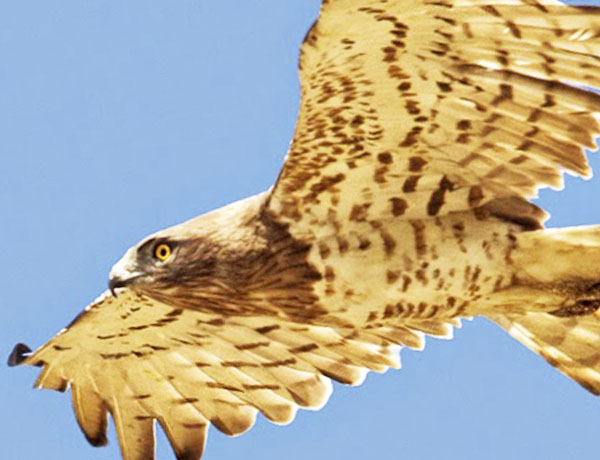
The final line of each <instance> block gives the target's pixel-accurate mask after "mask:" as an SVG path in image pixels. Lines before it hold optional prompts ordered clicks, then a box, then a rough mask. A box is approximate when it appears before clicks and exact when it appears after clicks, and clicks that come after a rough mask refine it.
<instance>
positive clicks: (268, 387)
mask: <svg viewBox="0 0 600 460" xmlns="http://www.w3.org/2000/svg"><path fill="white" fill-rule="evenodd" d="M242 386H243V387H244V390H279V389H280V388H281V387H280V386H279V385H264V384H263V385H260V384H256V385H251V384H246V383H245V384H243V385H242Z"/></svg>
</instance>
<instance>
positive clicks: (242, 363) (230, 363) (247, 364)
mask: <svg viewBox="0 0 600 460" xmlns="http://www.w3.org/2000/svg"><path fill="white" fill-rule="evenodd" d="M236 348H237V347H236ZM221 366H223V367H258V364H256V363H250V362H247V361H223V362H222V363H221Z"/></svg>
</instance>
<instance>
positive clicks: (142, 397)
mask: <svg viewBox="0 0 600 460" xmlns="http://www.w3.org/2000/svg"><path fill="white" fill-rule="evenodd" d="M151 396H152V395H150V394H145V395H135V396H134V397H133V399H139V400H141V399H148V398H150V397H151Z"/></svg>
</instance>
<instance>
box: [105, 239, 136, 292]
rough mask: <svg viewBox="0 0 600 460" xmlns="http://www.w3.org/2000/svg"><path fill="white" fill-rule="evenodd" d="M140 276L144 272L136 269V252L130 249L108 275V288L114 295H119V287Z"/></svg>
mask: <svg viewBox="0 0 600 460" xmlns="http://www.w3.org/2000/svg"><path fill="white" fill-rule="evenodd" d="M140 277H142V273H140V272H138V271H136V270H135V268H134V253H133V250H132V249H130V250H128V251H127V252H126V253H125V255H124V256H123V258H122V259H121V260H119V261H118V262H117V263H116V264H115V265H114V266H113V268H112V269H111V271H110V274H109V275H108V289H109V290H110V292H111V294H112V295H113V297H117V291H116V290H117V289H119V288H124V287H127V286H129V285H130V284H131V283H132V282H133V281H135V280H137V279H138V278H140Z"/></svg>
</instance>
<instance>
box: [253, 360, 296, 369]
mask: <svg viewBox="0 0 600 460" xmlns="http://www.w3.org/2000/svg"><path fill="white" fill-rule="evenodd" d="M294 364H296V359H295V358H287V359H280V360H277V361H268V362H266V363H262V364H261V366H262V367H267V368H268V367H281V366H291V365H294Z"/></svg>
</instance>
